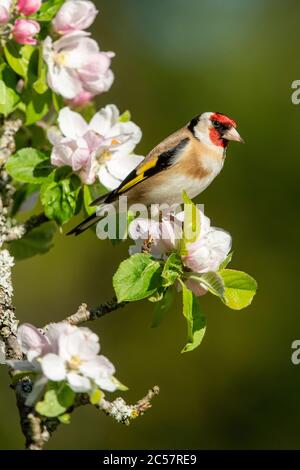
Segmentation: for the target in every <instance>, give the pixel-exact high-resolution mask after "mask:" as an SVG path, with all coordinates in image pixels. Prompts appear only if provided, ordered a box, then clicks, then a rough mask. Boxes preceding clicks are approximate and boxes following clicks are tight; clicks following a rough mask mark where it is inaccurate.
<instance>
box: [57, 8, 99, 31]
mask: <svg viewBox="0 0 300 470" xmlns="http://www.w3.org/2000/svg"><path fill="white" fill-rule="evenodd" d="M97 14H98V10H97V9H96V7H95V5H94V3H93V2H90V1H88V0H68V1H67V2H65V3H64V4H63V6H62V7H61V9H60V10H59V12H58V13H57V15H56V17H55V18H54V20H53V21H52V24H53V26H54V29H55V31H56V32H57V33H59V34H68V33H71V32H73V31H79V30H83V29H87V28H89V27H90V26H91V24H92V23H93V22H94V20H95V18H96V16H97Z"/></svg>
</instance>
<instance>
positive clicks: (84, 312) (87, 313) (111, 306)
mask: <svg viewBox="0 0 300 470" xmlns="http://www.w3.org/2000/svg"><path fill="white" fill-rule="evenodd" d="M125 305H126V302H121V303H118V301H117V299H116V298H115V297H114V298H113V299H112V300H110V301H109V302H105V303H103V304H100V305H98V306H97V307H94V308H92V309H88V307H87V305H86V304H81V305H80V307H79V308H78V310H77V312H76V313H74V314H73V315H71V316H70V317H68V318H66V320H65V321H66V322H68V323H70V324H71V325H76V326H78V325H81V324H82V323H85V322H87V321H93V320H96V319H97V318H101V317H103V316H104V315H107V314H108V313H111V312H114V311H115V310H118V309H119V308H123V307H125ZM46 328H47V327H46Z"/></svg>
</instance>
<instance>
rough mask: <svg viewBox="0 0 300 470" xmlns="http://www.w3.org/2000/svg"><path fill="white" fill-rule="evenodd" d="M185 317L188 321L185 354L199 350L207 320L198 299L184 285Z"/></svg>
mask: <svg viewBox="0 0 300 470" xmlns="http://www.w3.org/2000/svg"><path fill="white" fill-rule="evenodd" d="M182 298H183V315H184V316H185V318H186V320H187V331H188V341H187V344H186V345H185V347H184V348H183V350H182V351H181V352H182V353H184V352H189V351H193V350H194V349H195V348H197V347H198V346H199V345H200V344H201V342H202V340H203V337H204V335H205V330H206V319H205V317H204V316H203V313H202V310H201V308H200V304H199V301H198V298H197V297H196V296H195V295H194V294H193V293H192V291H190V290H189V289H188V288H187V287H186V285H185V284H184V283H182Z"/></svg>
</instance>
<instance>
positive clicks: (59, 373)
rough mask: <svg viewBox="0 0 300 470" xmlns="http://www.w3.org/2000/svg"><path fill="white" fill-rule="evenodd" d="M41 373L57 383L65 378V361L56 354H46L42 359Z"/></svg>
mask: <svg viewBox="0 0 300 470" xmlns="http://www.w3.org/2000/svg"><path fill="white" fill-rule="evenodd" d="M41 366H42V371H43V373H44V374H45V376H46V377H47V378H48V379H49V380H53V381H55V382H59V381H61V380H64V379H65V378H66V367H65V361H64V360H63V359H62V358H61V357H60V356H58V355H57V354H52V353H50V354H47V355H46V356H44V357H43V359H42V363H41Z"/></svg>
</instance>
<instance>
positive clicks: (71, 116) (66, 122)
mask: <svg viewBox="0 0 300 470" xmlns="http://www.w3.org/2000/svg"><path fill="white" fill-rule="evenodd" d="M58 123H59V127H60V130H61V132H62V133H63V134H64V135H65V136H66V137H69V138H71V139H76V138H78V137H83V136H84V134H85V133H86V132H88V125H87V123H86V122H85V120H84V119H83V117H82V116H81V115H80V114H79V113H75V112H74V111H71V110H70V108H67V107H66V108H63V109H62V110H61V111H60V113H59V117H58Z"/></svg>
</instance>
